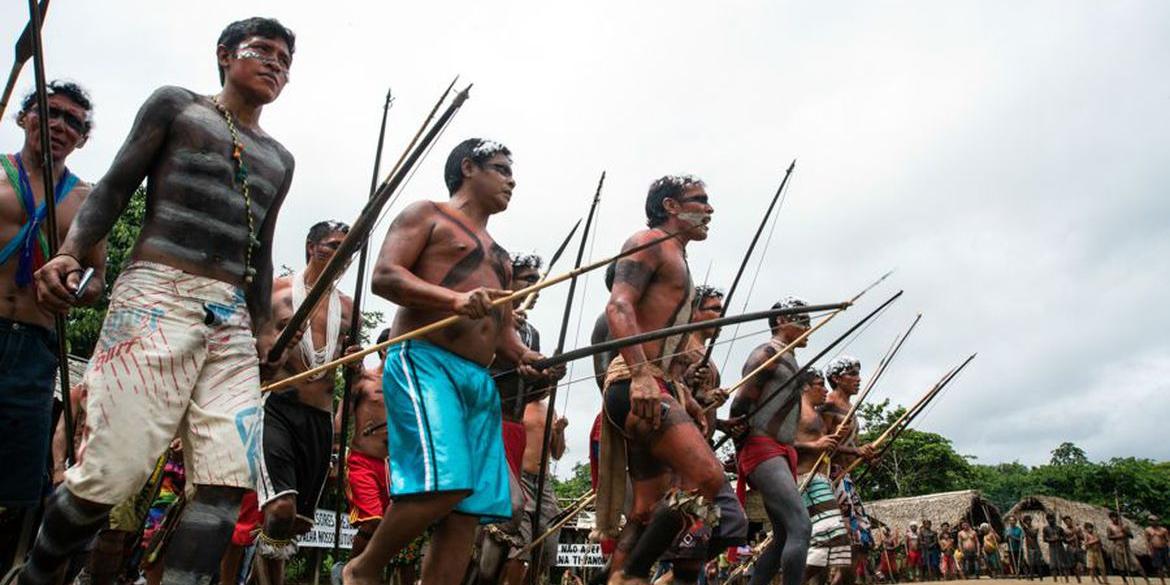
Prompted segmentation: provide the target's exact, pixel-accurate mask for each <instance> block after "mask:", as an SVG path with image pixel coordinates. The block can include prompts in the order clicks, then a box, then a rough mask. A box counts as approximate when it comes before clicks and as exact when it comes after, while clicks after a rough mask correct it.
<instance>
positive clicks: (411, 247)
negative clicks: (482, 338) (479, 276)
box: [370, 201, 508, 319]
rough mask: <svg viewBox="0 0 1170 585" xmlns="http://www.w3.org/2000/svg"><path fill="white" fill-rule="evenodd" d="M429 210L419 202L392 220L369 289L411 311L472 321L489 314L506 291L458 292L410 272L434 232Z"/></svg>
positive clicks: (477, 290)
mask: <svg viewBox="0 0 1170 585" xmlns="http://www.w3.org/2000/svg"><path fill="white" fill-rule="evenodd" d="M433 210H434V204H433V203H431V202H429V201H419V202H417V203H414V204H412V205H409V206H407V208H406V209H404V210H402V213H400V214H398V217H396V218H394V222H393V223H391V224H390V231H389V232H388V233H387V234H386V240H385V241H384V242H382V249H381V251H380V252H379V254H378V262H377V263H376V264H375V265H374V274H373V277H372V278H371V279H370V289H371V290H372V291H373V292H374V294H376V295H378V296H380V297H382V298H384V299H388V300H389V301H391V302H393V303H395V304H397V305H400V306H403V307H409V308H412V309H423V310H429V311H446V312H453V313H455V314H457V315H463V316H465V317H470V318H472V319H480V318H483V317H486V316H488V315H490V314H491V312H492V306H491V302H492V299H495V298H500V297H503V296H506V295H507V294H508V292H507V291H502V290H499V289H492V288H486V287H479V288H476V289H475V290H471V291H467V292H458V291H454V290H451V289H449V288H445V287H442V286H439V285H437V284H433V283H430V282H427V281H425V280H423V279H421V278H419V277H418V276H417V275H415V274H414V273H413V272H411V270H410V269H411V268H412V267H413V266H414V265H415V263H416V262H418V259H419V257H421V256H422V252H423V250H424V249H425V248H426V246H427V242H428V241H429V239H430V232H431V230H433V229H434V224H435V221H434V211H433Z"/></svg>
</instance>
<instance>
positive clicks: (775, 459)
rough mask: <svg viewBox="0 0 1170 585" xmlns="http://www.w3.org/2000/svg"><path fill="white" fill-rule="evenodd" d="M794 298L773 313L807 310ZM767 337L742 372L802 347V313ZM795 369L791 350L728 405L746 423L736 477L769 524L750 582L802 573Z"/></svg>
mask: <svg viewBox="0 0 1170 585" xmlns="http://www.w3.org/2000/svg"><path fill="white" fill-rule="evenodd" d="M807 305H808V303H807V302H805V301H804V300H803V299H799V298H796V297H791V296H790V297H786V298H784V299H782V300H780V301H779V302H777V303H776V304H774V305H772V308H773V309H790V308H796V307H803V306H807ZM768 326H769V327H771V329H772V338H771V339H769V340H768V341H767V342H766V343H763V344H761V345H760V346H758V347H756V348H755V349H753V350H752V352H751V354H749V355H748V359H747V362H745V363H744V365H743V373H744V374H745V375H746V374H747V373H748V372H751V371H754V370H756V369H757V368H759V367H760V366H761V365H763V364H764V363H765V362H768V361H769V360H772V358H773V357H775V356H776V355H777V354H778V353H779V352H780V350H781V349H784V348H785V347H787V346H788V345H789V344H791V343H794V342H796V347H805V346H806V345H807V344H808V339H807V338H804V339H801V340H800V341H799V342H797V341H796V340H797V339H798V338H800V336H801V335H803V334H804V332H805V331H807V330H808V328H809V318H808V315H806V314H797V315H784V316H779V317H773V318H771V319H769V320H768ZM799 370H800V366H799V365H797V363H796V352H795V349H790V350H788V351H787V352H785V353H784V354H782V355H781V357H780V358H779V359H776V360H773V361H772V363H771V365H769V366H768V368H767V369H765V370H764V371H763V372H761V373H760V374H758V375H756V376H754V377H753V378H752V379H751V380H749V381H748V382H747V384H745V385H744V386H743V388H742V389H741V390H740V391H739V393H738V394H737V395H736V396H735V399H734V400H732V402H731V414H732V416H733V417H734V418H735V419H741V418H742V417H747V416H749V415H750V417H749V418H748V419H747V426H748V432H747V436H746V437H745V438H743V439H741V440H739V441H738V442H737V445H736V448H737V449H738V451H739V455H738V456H739V476H740V478H741V481H744V479H743V478H746V481H747V483H748V484H749V485H751V487H752V489H753V490H755V491H758V492H760V495H761V496H763V499H764V510H765V511H766V512H767V513H768V519H769V520H770V521H771V523H772V543H771V544H770V545H768V548H767V549H765V550H764V552H762V553H760V557H759V560H758V561H757V562H756V566H755V571H754V572H753V573H752V579H751V583H752V584H753V585H762V584H764V583H771V582H772V579H773V578H775V577H776V574H777V573H778V572H780V571H783V573H784V577H783V583H784V585H797V584H798V583H800V582H801V580H802V578H803V574H804V566H805V561H806V560H807V557H808V545H809V536H810V534H811V531H812V524H811V522H810V521H809V517H808V511H807V509H806V507H805V505H804V502H803V501H802V499H801V495H800V493H798V492H797V489H796V465H797V454H796V447H795V446H794V443H795V442H796V429H797V426H798V423H799V421H800V417H801V411H802V409H801V398H802V396H801V387H800V385H799V384H798V383H796V382H795V381H793V382H791V383H790V381H791V380H792V377H793V376H795V375H796V373H797V372H798V371H799Z"/></svg>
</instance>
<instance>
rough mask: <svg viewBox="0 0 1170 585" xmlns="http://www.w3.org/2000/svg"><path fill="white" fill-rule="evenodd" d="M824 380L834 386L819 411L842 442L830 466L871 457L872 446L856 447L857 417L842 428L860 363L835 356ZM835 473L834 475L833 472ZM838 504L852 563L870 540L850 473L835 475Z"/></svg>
mask: <svg viewBox="0 0 1170 585" xmlns="http://www.w3.org/2000/svg"><path fill="white" fill-rule="evenodd" d="M825 379H826V380H828V382H829V386H830V387H831V388H832V389H833V391H832V392H830V393H829V397H828V399H827V400H826V401H825V405H824V406H823V407H821V414H823V415H824V416H825V420H827V421H829V423H830V424H831V425H832V427H833V428H834V429H837V428H840V429H841V432H840V433H839V436H840V437H842V439H841V443H840V444H839V445H837V450H836V452H835V453H834V454H833V460H832V465H833V466H834V467H835V468H843V467H846V466H848V465H849V464H851V463H853V461H854V460H856V459H857V458H859V457H863V458H866V459H868V458H871V457H873V455H874V448H873V446H872V445H862V446H861V447H858V446H857V424H856V422H857V419H856V418H854V419H853V420H851V421H850V422H849V424H847V425H845V426H844V427H841V423H842V422H844V420H845V415H847V414H849V410H850V409H851V408H852V406H853V405H852V401H853V397H854V396H856V395H857V392H858V390H859V389H860V387H861V362H860V361H859V360H858V359H857V358H854V357H851V356H846V355H842V356H838V357H836V358H833V359H832V360H830V361H829V363H828V364H826V365H825ZM834 475H835V474H834ZM835 481H836V482H837V483H836V484H835V488H836V490H837V503H838V504H840V506H841V513H842V514H843V515H844V516H845V524H846V526H847V527H848V528H849V538H850V542H852V547H853V562H854V563H859V562H860V561H861V560H862V559H863V558H865V556H866V555H867V550H868V547H869V545H870V544H872V542H873V538H872V536H871V535H870V522H869V517H868V516H866V515H865V507H864V505H863V504H862V502H861V494H860V493H859V492H858V490H857V489H856V488H855V486H854V485H853V478H852V477H850V476H849V474H845V475H844V476H842V477H839V478H837V477H835ZM854 577H855V574H854V572H853V571H838V572H837V574H836V577H835V579H834V583H835V584H837V585H842V584H848V583H853V581H854Z"/></svg>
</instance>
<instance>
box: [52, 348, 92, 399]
mask: <svg viewBox="0 0 1170 585" xmlns="http://www.w3.org/2000/svg"><path fill="white" fill-rule="evenodd" d="M68 357H69V385H70V386H69V387H70V388H72V387H74V386H77V384H78V383H79V382H81V377H82V376H84V375H85V368H86V366H87V365H89V360H87V359H85V358H80V357H77V356H75V355H72V354H70V355H69V356H68ZM53 397H54V398H56V399H57V400H60V399H61V373H60V371H59V370H58V372H57V375H56V377H54V378H53Z"/></svg>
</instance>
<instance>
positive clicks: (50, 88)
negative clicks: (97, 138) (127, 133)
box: [17, 79, 93, 134]
mask: <svg viewBox="0 0 1170 585" xmlns="http://www.w3.org/2000/svg"><path fill="white" fill-rule="evenodd" d="M45 93H47V94H48V95H63V96H65V97H67V98H69V101H71V102H73V103H75V104H77V105H79V106H81V109H83V110H85V120H83V121H84V122H85V133H86V134H89V131H90V130H91V129H92V128H93V121H92V120H91V116H90V114H92V113H93V101H92V100H91V99H90V97H89V92H88V91H86V90H85V88H84V87H81V86H80V85H78V84H76V83H74V82H72V81H65V80H63V79H54V80H53V81H50V82H48V83H46V84H45ZM36 105H37V90H35V89H34V90H32V91H30V92H28V93H27V94H25V95H24V99H22V100H20V111H19V112H17V115H18V116H19V115H23V114H27V113H28V112H29V110H31V109H33V108H34V107H36Z"/></svg>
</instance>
